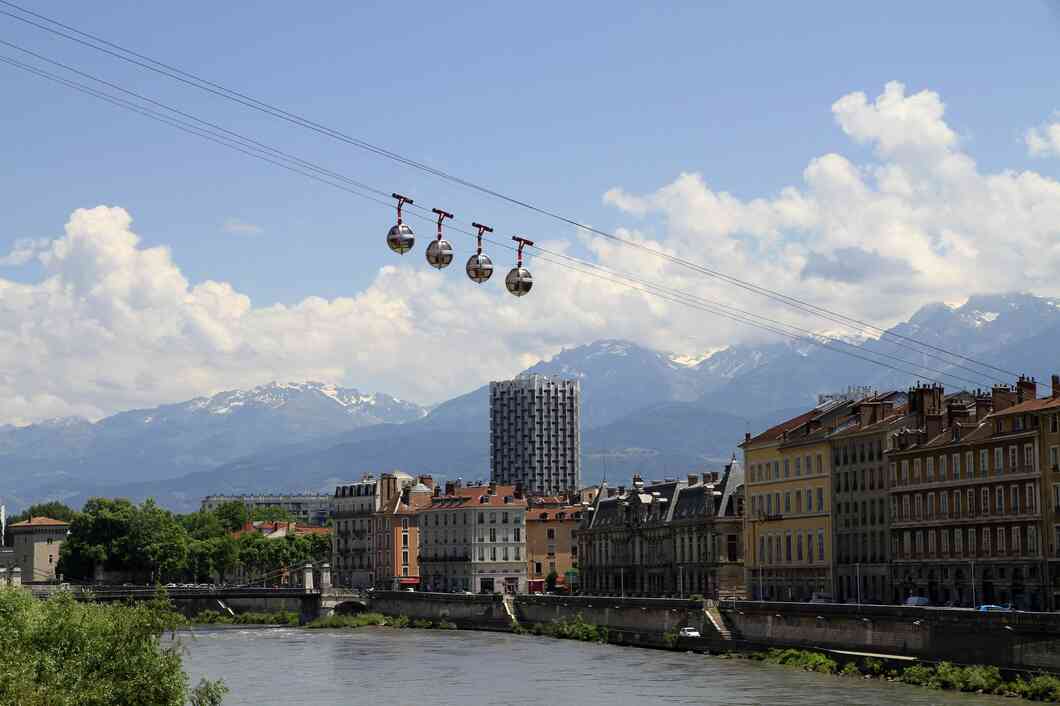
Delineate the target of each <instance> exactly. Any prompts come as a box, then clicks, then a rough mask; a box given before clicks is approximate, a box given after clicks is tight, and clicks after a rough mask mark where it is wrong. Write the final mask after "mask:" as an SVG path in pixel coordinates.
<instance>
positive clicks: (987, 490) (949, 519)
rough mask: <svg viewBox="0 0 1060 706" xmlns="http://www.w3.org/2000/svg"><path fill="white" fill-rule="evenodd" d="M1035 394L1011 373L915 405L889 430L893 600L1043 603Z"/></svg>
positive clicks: (1029, 381)
mask: <svg viewBox="0 0 1060 706" xmlns="http://www.w3.org/2000/svg"><path fill="white" fill-rule="evenodd" d="M1035 398H1036V383H1035V382H1034V381H1033V380H1032V379H1029V378H1020V380H1019V382H1018V383H1017V385H1016V387H1015V388H1008V387H1004V386H1000V387H995V388H994V389H993V390H992V392H991V394H989V395H983V394H977V395H975V396H973V397H971V398H968V397H956V398H947V400H946V407H945V410H944V411H943V410H938V409H928V410H925V411H926V415H925V418H924V423H923V425H922V426H920V427H919V428H907V429H902V430H901V431H899V432H896V433H895V435H894V444H893V449H892V451H891V453H890V454H889V457H888V458H889V464H888V467H889V468H888V470H889V474H890V483H891V508H890V512H891V517H892V520H891V556H892V566H891V581H892V591H893V598H894V600H895V601H896V602H897V601H900V600H902V599H904V598H906V597H907V596H910V595H918V596H919V595H922V596H926V597H927V598H929V599H930V600H931V601H932V602H933V603H936V604H947V603H952V604H954V605H958V606H973V605H976V604H979V603H1012V604H1014V605H1015V606H1017V607H1020V608H1024V609H1030V610H1040V609H1042V608H1044V607H1046V606H1047V604H1048V602H1049V600H1050V598H1051V596H1050V595H1049V591H1048V576H1047V574H1046V572H1045V570H1044V566H1043V561H1042V559H1043V556H1044V555H1043V536H1042V535H1043V529H1044V527H1045V524H1046V523H1045V520H1046V518H1047V515H1046V514H1043V502H1042V501H1043V498H1044V497H1047V496H1043V492H1045V491H1044V490H1043V488H1042V478H1041V457H1040V454H1039V445H1040V439H1039V435H1040V432H1041V427H1040V426H1039V425H1040V418H1039V416H1038V415H1037V414H1034V413H1032V412H1033V410H1034V409H1035V404H1037V403H1036V402H1034V401H1035ZM1032 402H1034V404H1032ZM1041 407H1047V405H1040V406H1039V407H1038V408H1041Z"/></svg>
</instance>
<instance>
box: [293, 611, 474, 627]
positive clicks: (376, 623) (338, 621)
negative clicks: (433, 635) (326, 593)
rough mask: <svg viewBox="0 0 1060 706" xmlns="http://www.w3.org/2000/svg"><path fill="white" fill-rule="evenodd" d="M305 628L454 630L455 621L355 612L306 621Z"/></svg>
mask: <svg viewBox="0 0 1060 706" xmlns="http://www.w3.org/2000/svg"><path fill="white" fill-rule="evenodd" d="M306 627H307V628H311V629H313V630H326V629H336V628H365V627H387V628H416V629H418V630H456V623H453V622H450V621H448V620H446V619H445V618H440V619H437V620H427V619H422V618H418V619H416V620H411V619H409V617H408V616H407V615H394V616H391V615H383V614H382V613H357V614H355V615H329V616H327V617H323V618H317V619H316V620H314V621H312V622H311V623H308V624H307V625H306Z"/></svg>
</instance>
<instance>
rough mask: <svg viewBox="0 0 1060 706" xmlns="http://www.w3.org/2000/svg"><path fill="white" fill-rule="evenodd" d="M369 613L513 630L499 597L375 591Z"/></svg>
mask: <svg viewBox="0 0 1060 706" xmlns="http://www.w3.org/2000/svg"><path fill="white" fill-rule="evenodd" d="M368 610H370V611H372V612H376V613H382V614H383V615H393V616H398V615H404V616H407V617H408V618H409V619H411V620H447V621H449V622H451V623H455V624H456V625H457V626H458V627H462V628H477V629H481V630H510V629H511V625H512V621H511V618H510V617H509V615H508V612H507V610H506V608H505V606H504V600H503V598H502V597H501V596H500V595H495V594H486V595H463V594H458V593H422V592H419V591H415V592H412V591H375V592H374V593H372V596H371V598H369V599H368Z"/></svg>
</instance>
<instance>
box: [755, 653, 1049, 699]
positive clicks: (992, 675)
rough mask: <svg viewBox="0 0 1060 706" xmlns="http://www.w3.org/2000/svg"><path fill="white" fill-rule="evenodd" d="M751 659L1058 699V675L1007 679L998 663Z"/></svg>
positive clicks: (806, 656)
mask: <svg viewBox="0 0 1060 706" xmlns="http://www.w3.org/2000/svg"><path fill="white" fill-rule="evenodd" d="M748 656H749V657H750V658H751V659H754V660H759V661H763V662H769V663H771V664H781V665H784V666H788V667H794V668H796V669H804V670H806V671H810V672H818V673H821V674H837V675H839V676H842V677H857V678H859V679H864V678H885V679H890V680H893V681H899V682H902V683H904V684H912V685H914V686H922V687H925V688H928V689H939V690H945V691H963V692H969V693H977V694H997V695H999V696H1012V697H1019V698H1023V699H1027V700H1029V701H1046V702H1050V703H1060V677H1056V676H1053V675H1051V674H1036V675H1034V676H1031V677H1024V676H1019V677H1016V678H1015V679H1011V680H1006V679H1005V678H1004V677H1003V676H1002V674H1001V670H1000V669H998V668H997V667H990V666H985V665H971V666H960V665H956V664H953V663H951V662H939V663H938V664H934V665H932V664H913V665H910V666H908V667H905V668H904V669H890V670H888V669H886V668H885V665H884V663H883V662H882V661H881V660H878V659H875V658H868V659H865V660H862V661H859V662H858V661H850V662H846V663H844V664H843V665H842V667H841V668H840V666H839V664H838V663H837V662H836V661H835V660H834V659H832V658H831V657H830V656H828V655H826V654H823V653H821V652H814V651H812V650H796V649H785V650H780V649H774V650H769V651H767V652H758V653H755V654H752V655H748Z"/></svg>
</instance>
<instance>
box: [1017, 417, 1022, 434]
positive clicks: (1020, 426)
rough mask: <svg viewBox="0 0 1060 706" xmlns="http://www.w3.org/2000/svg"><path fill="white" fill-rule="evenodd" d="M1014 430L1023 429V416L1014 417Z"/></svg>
mask: <svg viewBox="0 0 1060 706" xmlns="http://www.w3.org/2000/svg"><path fill="white" fill-rule="evenodd" d="M1016 431H1023V417H1016Z"/></svg>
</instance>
